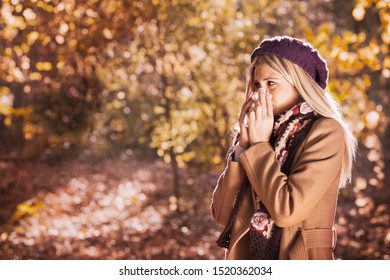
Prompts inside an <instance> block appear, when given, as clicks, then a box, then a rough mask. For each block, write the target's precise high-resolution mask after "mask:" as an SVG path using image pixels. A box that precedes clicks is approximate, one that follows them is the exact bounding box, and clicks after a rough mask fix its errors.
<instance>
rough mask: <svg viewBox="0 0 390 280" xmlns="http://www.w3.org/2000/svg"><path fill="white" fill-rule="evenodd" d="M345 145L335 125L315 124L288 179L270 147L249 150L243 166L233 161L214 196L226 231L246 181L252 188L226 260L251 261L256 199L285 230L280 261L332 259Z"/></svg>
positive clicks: (216, 216)
mask: <svg viewBox="0 0 390 280" xmlns="http://www.w3.org/2000/svg"><path fill="white" fill-rule="evenodd" d="M344 139H345V136H344V130H343V128H342V127H341V125H340V124H339V123H338V122H337V121H336V120H334V119H330V118H320V119H318V120H317V121H315V122H314V124H313V126H312V128H311V130H310V131H309V133H308V135H307V136H306V138H305V140H304V141H303V142H302V144H301V145H300V147H299V149H298V151H297V153H296V155H295V157H294V160H293V162H292V166H291V171H290V175H289V176H288V177H287V176H286V175H285V174H284V173H282V172H281V170H280V164H279V163H278V161H277V160H276V159H275V153H274V150H273V147H272V146H271V145H270V144H269V143H268V142H261V143H257V144H256V145H253V146H251V147H250V148H249V149H247V150H246V151H245V152H243V153H242V154H241V155H240V157H239V158H240V162H234V161H233V160H232V159H231V156H230V158H229V159H228V162H227V166H226V169H225V170H224V172H223V173H222V174H221V176H220V177H219V180H218V183H217V186H216V188H215V190H214V192H213V195H212V203H211V210H212V214H213V217H214V219H215V221H216V222H217V223H219V224H220V225H222V226H225V225H226V224H227V222H228V218H229V215H230V212H231V210H232V208H233V205H234V200H235V197H236V195H237V193H238V192H239V190H240V188H241V186H242V184H243V183H244V182H245V181H246V180H245V178H246V177H247V178H248V179H249V183H250V185H251V188H248V192H247V193H246V194H245V196H244V199H243V201H242V204H241V207H240V209H239V210H238V213H237V218H236V220H235V223H234V224H233V228H232V234H231V239H230V246H229V249H228V250H227V252H226V259H248V251H249V229H250V220H251V217H252V215H253V213H254V212H255V211H256V205H257V203H256V199H255V194H256V195H257V196H258V197H259V198H260V200H261V201H262V202H263V204H264V205H265V206H266V208H267V210H268V211H269V213H270V215H271V217H272V218H273V219H274V221H275V224H276V225H278V226H279V227H281V228H283V233H282V238H281V243H280V251H279V259H301V260H307V259H333V248H334V247H335V243H336V234H335V231H334V229H333V227H332V226H333V222H334V218H335V210H336V203H337V196H338V190H339V183H340V170H341V163H342V160H343V157H344V154H345V140H344Z"/></svg>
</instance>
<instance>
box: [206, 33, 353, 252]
mask: <svg viewBox="0 0 390 280" xmlns="http://www.w3.org/2000/svg"><path fill="white" fill-rule="evenodd" d="M327 81H328V69H327V65H326V62H325V61H324V60H323V59H322V58H321V57H320V55H319V54H318V52H317V51H316V50H314V49H313V48H312V47H311V46H310V45H308V44H307V43H304V42H302V41H300V40H298V39H295V38H291V37H287V36H283V37H274V38H271V39H268V40H263V41H262V42H261V44H260V45H259V46H258V47H257V48H256V49H255V50H254V51H253V52H252V55H251V65H250V66H249V68H248V72H247V87H246V100H245V102H244V103H243V105H242V108H241V113H240V116H239V123H238V125H237V126H239V132H236V136H235V138H234V141H233V142H232V145H231V147H230V150H229V152H228V156H227V166H226V169H225V171H224V172H223V173H222V175H221V176H220V178H219V180H218V183H217V186H216V188H215V190H214V192H213V197H212V204H211V209H212V213H213V216H214V219H215V220H216V222H217V223H219V224H221V225H222V226H224V227H225V228H224V231H223V232H222V234H221V236H220V238H219V239H218V241H217V243H218V244H219V245H220V246H221V247H224V248H226V258H227V259H333V249H334V247H335V244H336V233H335V230H334V228H333V222H334V217H335V210H336V203H337V195H338V189H339V187H342V186H344V185H345V183H346V182H347V181H348V180H349V179H350V176H351V167H352V164H353V160H354V155H355V148H356V140H355V138H354V137H353V135H352V133H351V131H350V130H349V128H348V126H347V125H346V123H345V121H344V119H343V117H342V114H341V112H340V109H339V108H340V107H339V106H338V104H337V103H336V102H335V100H334V99H333V98H332V97H331V96H330V95H329V94H328V93H327V92H326V91H325V88H326V86H327Z"/></svg>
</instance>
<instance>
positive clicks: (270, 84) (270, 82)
mask: <svg viewBox="0 0 390 280" xmlns="http://www.w3.org/2000/svg"><path fill="white" fill-rule="evenodd" d="M274 85H276V83H275V82H273V81H267V86H269V87H272V86H274Z"/></svg>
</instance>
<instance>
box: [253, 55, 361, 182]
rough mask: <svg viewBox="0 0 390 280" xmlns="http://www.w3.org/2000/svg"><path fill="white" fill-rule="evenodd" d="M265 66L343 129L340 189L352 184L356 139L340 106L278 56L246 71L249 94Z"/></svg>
mask: <svg viewBox="0 0 390 280" xmlns="http://www.w3.org/2000/svg"><path fill="white" fill-rule="evenodd" d="M260 65H264V66H268V67H269V68H271V69H273V70H274V71H276V72H279V73H280V74H282V75H283V77H284V78H285V79H287V81H288V82H289V83H290V84H292V85H293V86H295V88H296V89H297V90H298V92H299V93H300V95H301V96H302V97H303V99H304V100H305V101H306V102H307V103H308V104H309V105H310V106H311V107H312V108H313V109H314V111H316V112H317V113H318V114H320V115H321V116H324V117H327V118H332V119H335V120H336V121H337V122H339V123H340V125H341V126H342V128H343V130H344V133H345V143H346V145H345V155H344V158H343V161H342V163H341V176H340V187H344V186H345V184H346V183H348V182H350V181H351V173H352V167H353V162H354V160H355V153H356V145H357V141H356V138H355V137H354V136H353V134H352V131H351V129H350V128H349V127H348V125H347V123H346V121H345V119H344V117H343V115H342V110H341V106H340V105H339V104H338V103H337V102H336V100H335V99H334V98H333V97H332V96H331V95H330V94H329V93H328V92H327V91H326V90H323V89H322V88H321V87H320V86H319V85H318V84H317V83H316V82H315V81H314V80H313V79H312V78H311V77H310V75H309V74H307V73H306V71H304V70H303V69H302V68H301V67H299V66H298V65H296V64H294V63H292V62H290V61H288V60H286V59H284V58H279V57H278V56H275V55H264V56H259V57H257V58H256V59H255V60H254V61H253V63H251V65H250V66H249V67H248V69H247V84H246V95H247V96H248V95H249V94H250V93H251V92H253V91H254V82H253V78H254V72H255V69H256V67H258V66H260Z"/></svg>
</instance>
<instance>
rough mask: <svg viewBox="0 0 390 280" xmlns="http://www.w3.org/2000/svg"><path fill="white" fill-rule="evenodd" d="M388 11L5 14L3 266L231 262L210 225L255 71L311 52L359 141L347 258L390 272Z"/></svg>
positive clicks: (114, 5) (215, 5) (268, 4)
mask: <svg viewBox="0 0 390 280" xmlns="http://www.w3.org/2000/svg"><path fill="white" fill-rule="evenodd" d="M389 9H390V2H389V1H388V0H358V1H352V0H342V1H339V0H328V1H308V0H300V1H297V0H294V1H284V0H275V1H268V0H258V1H240V0H219V1H209V0H205V1H200V0H172V1H159V0H150V1H149V0H145V1H136V0H134V1H130V0H128V1H125V0H124V1H119V0H107V1H102V0H80V1H76V0H64V1H59V0H24V1H22V0H3V1H1V4H0V11H1V17H0V259H221V258H223V251H222V249H220V248H218V247H217V246H216V244H215V240H216V239H217V237H218V235H219V232H220V231H221V227H220V226H218V225H216V224H215V223H214V221H213V220H212V217H211V215H210V211H209V205H210V198H211V192H212V190H213V188H214V185H215V184H216V181H217V178H218V175H219V174H220V173H221V171H222V170H223V168H224V165H225V159H224V157H225V154H226V148H227V145H228V143H229V140H230V138H229V135H228V134H227V132H228V131H229V129H230V128H231V127H232V125H233V124H234V123H235V122H236V120H237V116H238V112H239V108H240V106H241V102H242V101H243V98H244V95H243V91H244V87H245V68H246V67H247V65H248V63H249V59H250V53H251V51H252V50H253V48H254V47H256V46H257V45H258V44H259V42H260V41H261V40H262V39H263V38H266V37H269V36H274V35H290V36H294V37H298V38H301V39H303V40H307V41H309V42H310V43H311V44H312V45H313V46H314V47H316V48H318V50H319V51H320V53H321V54H322V56H323V57H324V58H326V59H327V61H328V66H329V69H330V83H329V91H330V93H331V94H332V95H333V96H335V97H336V99H337V100H338V101H339V102H340V103H341V104H342V106H343V109H344V112H345V117H346V119H347V121H348V123H349V124H350V125H351V127H352V129H353V131H354V134H355V135H356V137H358V139H359V153H358V156H357V161H356V167H355V170H354V176H353V180H352V182H351V184H350V185H348V186H347V187H346V188H345V189H342V190H341V191H340V196H339V206H338V212H337V216H336V227H337V230H338V233H339V234H338V237H339V238H338V245H337V249H336V251H335V256H336V258H339V259H389V258H390V225H389V222H390V221H389V220H390V205H389V199H390V190H389V187H390V183H389V182H388V181H389V176H390V127H389V122H388V118H389V116H390V100H389V98H390V95H389V85H390V83H389V77H390V56H389V43H390V13H389Z"/></svg>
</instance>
